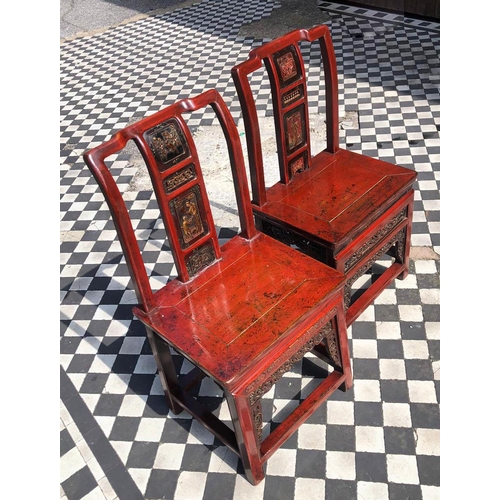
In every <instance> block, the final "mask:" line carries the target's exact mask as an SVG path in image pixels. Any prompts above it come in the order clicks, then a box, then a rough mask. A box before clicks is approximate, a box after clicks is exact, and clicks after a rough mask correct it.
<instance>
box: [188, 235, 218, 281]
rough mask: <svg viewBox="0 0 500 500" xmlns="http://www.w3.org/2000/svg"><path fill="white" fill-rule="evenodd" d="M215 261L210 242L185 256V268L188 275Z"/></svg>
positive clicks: (191, 275)
mask: <svg viewBox="0 0 500 500" xmlns="http://www.w3.org/2000/svg"><path fill="white" fill-rule="evenodd" d="M214 261H215V251H214V248H213V246H212V244H211V243H207V244H205V245H203V246H201V247H198V248H196V249H195V250H193V252H192V253H191V254H190V255H188V257H187V258H186V268H187V272H188V274H189V276H190V277H193V276H194V275H195V274H196V273H198V272H199V271H201V270H202V269H204V268H205V267H207V266H209V265H210V264H211V263H212V262H214Z"/></svg>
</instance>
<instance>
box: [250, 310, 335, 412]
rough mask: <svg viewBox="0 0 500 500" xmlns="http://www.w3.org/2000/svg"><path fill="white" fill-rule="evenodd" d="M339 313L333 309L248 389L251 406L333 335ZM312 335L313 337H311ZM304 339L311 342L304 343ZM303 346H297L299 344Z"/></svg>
mask: <svg viewBox="0 0 500 500" xmlns="http://www.w3.org/2000/svg"><path fill="white" fill-rule="evenodd" d="M336 313H337V308H333V309H332V310H331V311H330V312H329V313H328V314H327V315H326V316H324V317H323V318H321V319H320V320H319V321H318V322H317V323H316V324H315V325H314V326H312V327H311V328H310V329H309V331H308V332H306V333H305V334H304V335H303V336H302V337H301V338H300V339H299V340H298V341H297V342H296V343H295V344H294V345H292V346H291V347H289V348H288V349H287V350H286V351H285V352H284V353H283V354H282V355H281V356H280V357H279V358H278V359H277V360H276V361H274V363H272V364H271V365H270V366H269V367H268V368H267V370H266V371H265V372H264V373H262V374H261V375H260V376H259V377H258V378H257V379H256V380H255V381H254V383H252V384H250V385H249V386H248V387H247V389H246V394H247V396H248V400H249V403H250V405H253V404H254V403H255V402H256V401H257V400H258V399H260V397H261V396H262V395H263V394H265V393H266V392H267V391H269V390H270V389H271V387H272V386H273V385H274V384H275V383H276V382H277V381H278V380H279V379H280V378H281V377H282V376H283V375H284V374H285V373H286V372H287V371H289V370H290V369H291V368H292V366H293V365H294V364H295V363H296V362H297V361H300V360H301V359H302V358H303V357H304V355H305V354H306V353H307V352H309V351H311V350H312V349H313V348H314V346H316V345H318V344H319V343H320V342H321V341H322V340H323V339H324V338H325V337H328V336H330V335H332V334H333V328H332V324H331V320H332V318H333V317H334V316H335V314H336ZM311 333H312V335H311ZM304 337H305V338H308V337H309V340H308V341H306V342H305V343H304V340H303V339H304ZM299 342H300V343H302V345H296V344H298V343H299Z"/></svg>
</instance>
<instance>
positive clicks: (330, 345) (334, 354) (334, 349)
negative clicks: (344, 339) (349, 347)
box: [326, 323, 342, 368]
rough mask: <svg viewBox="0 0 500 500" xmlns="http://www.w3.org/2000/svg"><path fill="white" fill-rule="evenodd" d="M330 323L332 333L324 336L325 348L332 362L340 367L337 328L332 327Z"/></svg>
mask: <svg viewBox="0 0 500 500" xmlns="http://www.w3.org/2000/svg"><path fill="white" fill-rule="evenodd" d="M330 325H331V328H332V334H331V335H327V336H326V348H327V350H328V354H329V355H330V357H331V358H332V360H333V362H334V363H335V364H336V365H337V366H339V367H341V368H342V360H341V358H340V352H339V333H338V330H337V328H336V327H334V325H333V324H332V323H330Z"/></svg>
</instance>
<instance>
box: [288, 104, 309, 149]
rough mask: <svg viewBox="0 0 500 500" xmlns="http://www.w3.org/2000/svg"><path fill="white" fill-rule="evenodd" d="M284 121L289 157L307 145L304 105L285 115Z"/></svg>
mask: <svg viewBox="0 0 500 500" xmlns="http://www.w3.org/2000/svg"><path fill="white" fill-rule="evenodd" d="M283 120H284V131H285V143H286V152H287V154H288V155H289V154H291V153H293V152H294V151H296V150H297V149H299V148H300V147H301V146H303V145H304V144H305V143H306V139H307V136H306V115H305V106H304V104H302V105H300V106H297V107H296V108H294V109H293V110H291V111H289V112H288V113H285V115H284V117H283Z"/></svg>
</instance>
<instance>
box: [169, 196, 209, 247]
mask: <svg viewBox="0 0 500 500" xmlns="http://www.w3.org/2000/svg"><path fill="white" fill-rule="evenodd" d="M169 205H170V211H171V212H172V215H173V216H174V219H175V221H176V225H177V229H178V231H179V242H180V245H181V248H187V247H188V246H190V245H192V244H193V243H194V242H195V241H197V240H198V239H199V238H200V237H201V236H203V235H204V234H207V232H208V226H207V222H206V220H207V216H206V213H205V210H204V208H203V203H202V201H201V194H200V187H199V186H194V187H193V188H191V189H189V190H188V191H186V192H184V193H183V194H182V195H179V196H177V197H175V198H174V199H173V200H170V203H169Z"/></svg>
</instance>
